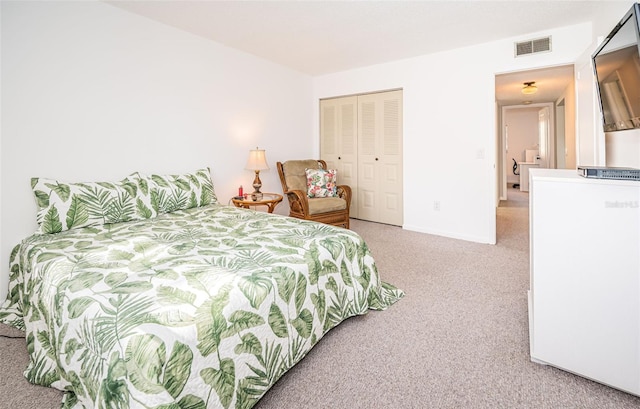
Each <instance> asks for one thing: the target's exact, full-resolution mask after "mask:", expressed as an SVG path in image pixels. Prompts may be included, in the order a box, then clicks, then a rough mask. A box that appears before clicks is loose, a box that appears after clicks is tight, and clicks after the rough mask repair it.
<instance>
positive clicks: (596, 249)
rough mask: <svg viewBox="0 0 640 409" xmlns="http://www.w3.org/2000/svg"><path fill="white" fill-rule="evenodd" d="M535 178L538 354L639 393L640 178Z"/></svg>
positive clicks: (535, 357)
mask: <svg viewBox="0 0 640 409" xmlns="http://www.w3.org/2000/svg"><path fill="white" fill-rule="evenodd" d="M529 181H530V189H531V191H530V196H529V204H530V219H529V223H530V246H531V247H530V248H531V250H530V251H531V253H530V262H531V266H530V267H531V282H530V289H529V337H530V348H531V360H532V361H534V362H538V363H542V364H548V365H553V366H555V367H558V368H561V369H564V370H567V371H570V372H573V373H575V374H578V375H581V376H584V377H586V378H590V379H593V380H595V381H597V382H601V383H604V384H607V385H610V386H612V387H615V388H618V389H621V390H624V391H627V392H630V393H632V394H635V395H640V182H633V181H616V180H602V179H585V178H583V177H580V176H578V175H577V174H576V171H575V170H556V169H531V170H530V180H529Z"/></svg>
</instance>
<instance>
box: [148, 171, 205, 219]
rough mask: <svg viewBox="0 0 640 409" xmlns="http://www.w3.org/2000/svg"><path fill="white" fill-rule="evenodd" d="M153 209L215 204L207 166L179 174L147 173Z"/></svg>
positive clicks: (168, 210) (178, 208) (162, 211)
mask: <svg viewBox="0 0 640 409" xmlns="http://www.w3.org/2000/svg"><path fill="white" fill-rule="evenodd" d="M143 178H144V179H147V180H149V181H150V184H151V195H152V202H153V205H154V209H155V210H156V211H157V212H158V213H170V212H175V211H176V210H184V209H191V208H193V207H200V206H206V205H209V204H216V203H217V202H218V199H217V197H216V194H215V191H214V188H213V182H212V181H211V172H210V170H209V168H202V169H198V170H196V171H195V172H191V173H185V174H181V175H156V174H153V175H148V176H144V175H143Z"/></svg>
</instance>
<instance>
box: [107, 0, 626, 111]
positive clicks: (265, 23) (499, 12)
mask: <svg viewBox="0 0 640 409" xmlns="http://www.w3.org/2000/svg"><path fill="white" fill-rule="evenodd" d="M104 1H105V2H106V3H108V4H111V5H113V6H115V7H118V8H120V9H124V10H127V11H129V12H132V13H135V14H138V15H141V16H144V17H147V18H150V19H152V20H155V21H158V22H161V23H164V24H167V25H169V26H172V27H175V28H178V29H181V30H184V31H187V32H190V33H193V34H195V35H198V36H201V37H204V38H207V39H210V40H213V41H215V42H217V43H221V44H224V45H226V46H229V47H232V48H235V49H238V50H242V51H244V52H246V53H249V54H252V55H255V56H258V57H260V58H263V59H266V60H269V61H272V62H275V63H277V64H280V65H283V66H286V67H290V68H291V69H294V70H296V71H299V72H302V73H305V74H308V75H312V76H317V75H323V74H328V73H332V72H339V71H345V70H349V69H354V68H358V67H364V66H368V65H373V64H379V63H384V62H389V61H393V60H399V59H403V58H410V57H415V56H419V55H424V54H429V53H434V52H438V51H443V50H448V49H452V48H459V47H464V46H470V45H474V44H480V43H485V42H490V41H495V40H499V39H503V38H507V37H517V36H521V35H525V34H529V33H534V32H538V31H544V30H547V29H552V28H557V27H562V26H567V25H572V24H578V23H583V22H588V21H593V20H594V18H595V17H596V16H597V15H599V14H600V13H601V11H602V10H601V8H602V6H603V3H608V6H611V3H612V2H616V3H618V4H619V5H621V9H622V10H625V8H628V7H629V5H630V3H631V1H630V0H601V1H596V0H590V1H579V0H576V1H561V0H555V1H554V0H543V1H488V0H476V1H470V0H467V1H452V0H448V1H431V0H423V1H400V0H399V1H392V0H388V1H305V0H299V1H213V0H209V1H202V0H198V1H192V0H147V1H138V0H104ZM623 13H624V11H623V12H622V14H623ZM622 14H621V15H620V16H619V17H622ZM568 71H569V70H567V69H566V68H565V69H559V68H554V69H552V70H549V71H546V70H542V71H540V70H538V71H537V72H535V75H533V74H534V73H531V75H524V74H513V76H512V74H508V75H502V76H499V77H500V78H497V79H496V86H497V99H498V100H499V101H500V102H501V103H502V101H513V103H516V102H517V103H521V102H522V101H523V99H522V98H521V95H520V94H519V90H520V88H521V85H522V82H525V81H536V83H537V84H538V85H539V90H540V92H539V93H538V94H536V96H535V98H536V99H540V98H541V97H542V96H548V95H550V94H548V93H549V92H551V91H550V89H551V88H547V86H549V87H551V86H553V87H554V88H553V89H556V87H557V86H559V85H557V83H559V82H561V81H560V80H559V78H560V77H559V76H560V75H564V76H563V77H562V78H563V81H565V82H564V84H565V87H566V84H567V83H568V81H570V80H571V78H572V70H571V74H570V75H569V72H568ZM567 75H569V76H567ZM516 85H519V86H520V87H519V88H518V87H517V86H516ZM543 85H544V87H543ZM562 89H564V87H562ZM514 90H515V91H514ZM543 90H544V94H543ZM530 99H531V98H530ZM551 100H553V99H551ZM547 101H549V100H547Z"/></svg>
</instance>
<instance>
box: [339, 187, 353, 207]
mask: <svg viewBox="0 0 640 409" xmlns="http://www.w3.org/2000/svg"><path fill="white" fill-rule="evenodd" d="M337 190H338V197H340V198H342V199H344V200H346V201H347V210H349V208H350V207H351V186H348V185H338V186H337Z"/></svg>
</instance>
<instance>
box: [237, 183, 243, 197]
mask: <svg viewBox="0 0 640 409" xmlns="http://www.w3.org/2000/svg"><path fill="white" fill-rule="evenodd" d="M238 196H242V185H240V187H239V188H238Z"/></svg>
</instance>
